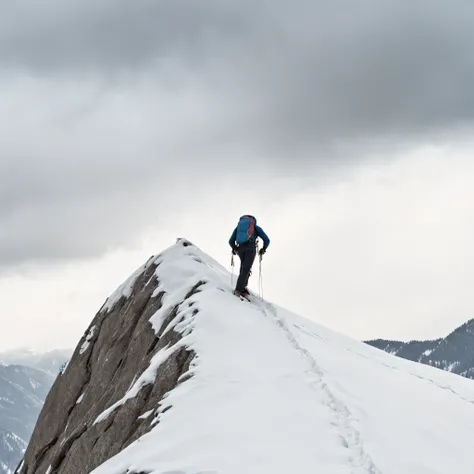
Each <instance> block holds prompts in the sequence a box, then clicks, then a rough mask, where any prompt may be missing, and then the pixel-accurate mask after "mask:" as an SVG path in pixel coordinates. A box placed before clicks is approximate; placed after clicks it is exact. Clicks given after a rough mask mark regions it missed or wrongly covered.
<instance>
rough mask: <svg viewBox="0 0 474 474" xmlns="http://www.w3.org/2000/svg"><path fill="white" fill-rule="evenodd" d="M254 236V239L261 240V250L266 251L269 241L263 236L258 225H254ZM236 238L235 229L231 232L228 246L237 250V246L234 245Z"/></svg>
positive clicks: (263, 233) (266, 236)
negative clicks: (258, 238)
mask: <svg viewBox="0 0 474 474" xmlns="http://www.w3.org/2000/svg"><path fill="white" fill-rule="evenodd" d="M255 235H256V237H260V238H261V239H262V240H263V248H264V249H265V250H267V247H268V246H269V245H270V239H269V238H268V235H267V234H265V232H264V231H263V229H262V228H261V227H260V226H258V225H255ZM236 238H237V227H236V228H235V229H234V232H232V235H231V236H230V239H229V245H230V246H231V247H232V248H233V249H236V248H237V246H236V245H235V239H236Z"/></svg>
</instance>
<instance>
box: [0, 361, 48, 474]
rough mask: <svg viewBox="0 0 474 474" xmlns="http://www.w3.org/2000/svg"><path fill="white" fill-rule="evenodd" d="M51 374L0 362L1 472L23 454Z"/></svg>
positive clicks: (7, 472) (6, 473) (5, 473)
mask: <svg viewBox="0 0 474 474" xmlns="http://www.w3.org/2000/svg"><path fill="white" fill-rule="evenodd" d="M53 380H54V379H53V378H52V377H51V376H50V375H48V374H46V373H44V372H42V371H38V370H35V369H32V368H29V367H24V366H21V365H9V366H4V365H1V366H0V474H11V473H12V472H13V470H14V469H15V467H16V466H17V465H18V462H19V460H20V459H21V458H22V457H23V454H24V452H25V449H26V447H27V445H28V441H29V439H30V436H31V433H32V432H33V428H34V425H35V423H36V420H37V417H38V415H39V413H40V410H41V408H42V406H43V402H44V399H45V397H46V394H47V392H48V390H49V388H50V387H51V385H52V384H53Z"/></svg>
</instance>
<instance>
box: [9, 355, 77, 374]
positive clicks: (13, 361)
mask: <svg viewBox="0 0 474 474" xmlns="http://www.w3.org/2000/svg"><path fill="white" fill-rule="evenodd" d="M71 354H72V350H70V349H55V350H52V351H48V352H38V351H33V350H31V349H26V348H23V349H12V350H9V351H4V352H0V365H23V366H26V367H32V368H33V369H37V370H42V371H43V372H46V373H48V374H49V375H51V376H53V377H56V375H57V374H58V372H59V369H60V367H61V366H62V365H63V364H64V363H65V362H66V361H67V360H68V359H69V358H70V357H71Z"/></svg>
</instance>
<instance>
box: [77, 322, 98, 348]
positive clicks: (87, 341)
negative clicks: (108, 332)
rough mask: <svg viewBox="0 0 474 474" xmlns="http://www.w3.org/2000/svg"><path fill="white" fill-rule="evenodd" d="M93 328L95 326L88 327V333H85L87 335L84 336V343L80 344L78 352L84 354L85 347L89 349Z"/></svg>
mask: <svg viewBox="0 0 474 474" xmlns="http://www.w3.org/2000/svg"><path fill="white" fill-rule="evenodd" d="M95 330H96V327H95V326H92V327H91V328H90V329H89V332H88V334H87V336H86V340H85V341H84V343H83V344H82V346H81V350H80V354H84V352H86V351H87V349H89V346H90V343H91V340H92V338H93V337H94V334H95Z"/></svg>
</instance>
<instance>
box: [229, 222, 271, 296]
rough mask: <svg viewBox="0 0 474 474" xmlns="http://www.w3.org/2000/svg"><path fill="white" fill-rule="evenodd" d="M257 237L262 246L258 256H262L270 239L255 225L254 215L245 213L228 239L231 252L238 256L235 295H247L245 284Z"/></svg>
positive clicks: (254, 252) (255, 249) (255, 252)
mask: <svg viewBox="0 0 474 474" xmlns="http://www.w3.org/2000/svg"><path fill="white" fill-rule="evenodd" d="M258 237H260V238H261V239H262V240H263V247H262V248H261V249H260V250H259V252H258V253H259V256H260V258H262V257H263V255H264V254H265V252H266V251H267V248H268V246H269V245H270V239H269V238H268V236H267V234H265V232H264V231H263V230H262V228H261V227H259V226H258V225H257V219H255V217H254V216H250V215H247V214H246V215H244V216H242V217H241V218H240V219H239V223H238V224H237V227H236V228H235V229H234V232H232V235H231V237H230V239H229V245H230V246H231V247H232V253H233V254H234V255H236V254H237V255H238V256H239V258H240V274H239V278H238V280H237V285H236V286H235V291H234V294H236V295H239V296H240V295H241V296H248V295H249V291H248V290H247V285H248V281H249V278H250V273H251V270H252V265H253V262H254V260H255V256H256V254H257V238H258Z"/></svg>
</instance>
